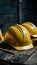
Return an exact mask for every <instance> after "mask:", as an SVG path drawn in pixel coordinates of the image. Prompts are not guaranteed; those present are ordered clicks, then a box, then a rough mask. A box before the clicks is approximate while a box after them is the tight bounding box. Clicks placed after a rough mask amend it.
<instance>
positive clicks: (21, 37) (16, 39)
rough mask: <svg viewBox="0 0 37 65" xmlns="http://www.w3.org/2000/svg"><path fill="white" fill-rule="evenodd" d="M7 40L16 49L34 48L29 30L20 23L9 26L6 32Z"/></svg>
mask: <svg viewBox="0 0 37 65" xmlns="http://www.w3.org/2000/svg"><path fill="white" fill-rule="evenodd" d="M5 41H6V42H8V43H9V44H10V45H11V46H12V47H14V48H15V49H16V50H26V49H30V48H33V44H32V41H31V39H30V34H29V32H28V30H27V29H26V28H25V27H23V26H22V25H19V24H16V25H14V26H11V27H9V29H8V31H7V32H6V34H5Z"/></svg>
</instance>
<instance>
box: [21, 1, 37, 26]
mask: <svg viewBox="0 0 37 65" xmlns="http://www.w3.org/2000/svg"><path fill="white" fill-rule="evenodd" d="M21 6H22V15H21V21H22V22H24V21H31V22H33V23H34V24H35V25H36V26H37V0H22V3H21Z"/></svg>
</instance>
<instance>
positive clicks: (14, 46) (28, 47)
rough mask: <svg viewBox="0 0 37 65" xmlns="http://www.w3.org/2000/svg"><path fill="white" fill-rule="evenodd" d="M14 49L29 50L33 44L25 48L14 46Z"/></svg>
mask: <svg viewBox="0 0 37 65" xmlns="http://www.w3.org/2000/svg"><path fill="white" fill-rule="evenodd" d="M14 48H15V49H16V50H27V49H31V48H33V44H32V43H31V44H30V45H27V46H16V47H15V46H14Z"/></svg>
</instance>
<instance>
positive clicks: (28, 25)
mask: <svg viewBox="0 0 37 65" xmlns="http://www.w3.org/2000/svg"><path fill="white" fill-rule="evenodd" d="M22 25H23V26H24V27H26V28H27V30H28V31H29V33H30V35H31V36H34V37H37V28H36V26H35V25H34V24H33V23H32V22H25V23H23V24H22Z"/></svg>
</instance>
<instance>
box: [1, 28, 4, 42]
mask: <svg viewBox="0 0 37 65" xmlns="http://www.w3.org/2000/svg"><path fill="white" fill-rule="evenodd" d="M3 41H4V37H3V35H2V31H1V29H0V43H2V42H3Z"/></svg>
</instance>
